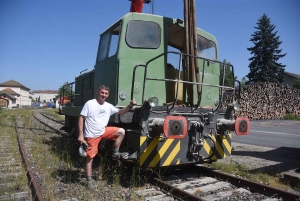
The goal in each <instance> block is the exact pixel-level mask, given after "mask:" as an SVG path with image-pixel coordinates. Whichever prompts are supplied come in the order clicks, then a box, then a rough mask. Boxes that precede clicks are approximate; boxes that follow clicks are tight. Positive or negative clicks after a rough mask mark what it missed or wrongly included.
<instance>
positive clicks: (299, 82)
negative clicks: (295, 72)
mask: <svg viewBox="0 0 300 201" xmlns="http://www.w3.org/2000/svg"><path fill="white" fill-rule="evenodd" d="M293 87H294V88H296V89H300V79H297V80H295V82H294V84H293Z"/></svg>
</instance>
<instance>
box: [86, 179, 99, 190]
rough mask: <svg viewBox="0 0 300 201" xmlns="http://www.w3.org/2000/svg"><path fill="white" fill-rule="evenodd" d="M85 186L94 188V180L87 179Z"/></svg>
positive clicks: (95, 187)
mask: <svg viewBox="0 0 300 201" xmlns="http://www.w3.org/2000/svg"><path fill="white" fill-rule="evenodd" d="M86 188H87V189H90V190H96V189H97V185H96V183H95V181H93V180H89V181H87V182H86Z"/></svg>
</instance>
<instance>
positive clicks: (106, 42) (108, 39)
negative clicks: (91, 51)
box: [97, 25, 121, 62]
mask: <svg viewBox="0 0 300 201" xmlns="http://www.w3.org/2000/svg"><path fill="white" fill-rule="evenodd" d="M120 27H121V25H118V26H116V27H115V28H114V29H112V30H111V31H108V32H106V33H105V34H104V35H102V36H101V38H100V44H99V49H98V55H97V62H101V61H103V60H104V59H107V58H109V57H111V56H113V55H115V54H116V53H117V49H118V44H119V35H120Z"/></svg>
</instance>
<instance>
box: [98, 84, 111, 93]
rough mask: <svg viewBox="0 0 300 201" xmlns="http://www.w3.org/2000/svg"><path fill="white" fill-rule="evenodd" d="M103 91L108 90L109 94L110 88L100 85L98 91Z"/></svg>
mask: <svg viewBox="0 0 300 201" xmlns="http://www.w3.org/2000/svg"><path fill="white" fill-rule="evenodd" d="M102 89H104V90H107V91H108V92H109V91H110V89H109V87H108V86H105V85H100V87H99V89H98V91H101V90H102Z"/></svg>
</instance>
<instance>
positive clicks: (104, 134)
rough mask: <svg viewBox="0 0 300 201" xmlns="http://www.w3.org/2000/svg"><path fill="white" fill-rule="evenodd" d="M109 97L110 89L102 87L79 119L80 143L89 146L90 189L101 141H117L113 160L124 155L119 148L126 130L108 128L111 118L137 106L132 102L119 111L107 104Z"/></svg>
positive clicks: (88, 171)
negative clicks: (94, 162) (93, 167)
mask: <svg viewBox="0 0 300 201" xmlns="http://www.w3.org/2000/svg"><path fill="white" fill-rule="evenodd" d="M108 96H109V87H107V86H105V85H101V86H100V87H99V89H98V91H97V98H96V99H92V100H89V101H87V102H86V103H85V104H84V106H83V108H82V110H81V112H80V117H79V119H78V128H79V137H78V141H79V142H80V143H84V144H86V145H87V149H86V154H87V158H86V167H85V168H86V178H87V182H88V187H89V186H90V185H92V184H91V182H92V178H91V176H92V162H93V158H94V157H95V155H96V154H97V153H98V145H99V143H100V141H101V139H111V140H115V141H114V144H113V155H112V158H113V160H117V159H119V158H122V155H121V154H120V153H119V147H120V145H121V143H122V141H123V139H124V135H125V130H124V129H123V128H118V127H106V126H107V124H108V121H109V118H110V116H111V115H113V114H115V113H118V114H124V113H126V112H128V111H129V110H130V109H131V108H132V107H133V106H134V105H135V104H136V102H135V100H131V101H130V103H129V105H128V106H126V107H124V108H122V109H118V108H116V107H115V106H113V105H112V104H110V103H108V102H105V100H106V98H107V97H108ZM83 125H84V126H83Z"/></svg>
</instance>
